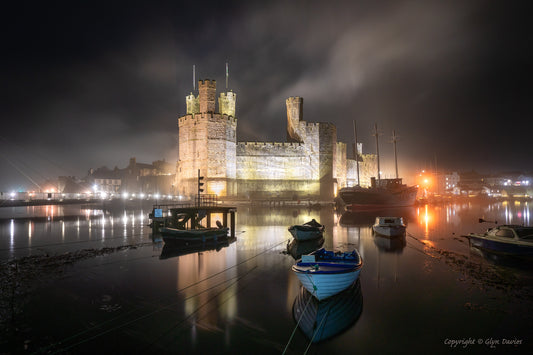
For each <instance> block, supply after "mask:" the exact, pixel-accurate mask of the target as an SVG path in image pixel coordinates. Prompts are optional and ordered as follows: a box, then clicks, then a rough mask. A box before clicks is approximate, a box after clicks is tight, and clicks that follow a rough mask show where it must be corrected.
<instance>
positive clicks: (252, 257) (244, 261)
mask: <svg viewBox="0 0 533 355" xmlns="http://www.w3.org/2000/svg"><path fill="white" fill-rule="evenodd" d="M282 243H285V241H283V242H282ZM280 244H281V243H278V244H275V245H273V246H272V247H270V248H268V249H266V250H264V251H262V252H261V253H259V254H256V255H254V256H251V257H250V258H248V259H245V260H243V261H241V262H240V263H237V264H235V265H233V266H230V267H228V268H226V269H224V270H222V271H220V272H217V273H215V274H213V275H211V276H209V277H206V278H204V279H202V280H200V281H197V282H195V283H193V284H191V285H189V286H186V287H184V288H182V289H180V290H178V291H177V293H180V292H183V291H185V290H186V289H188V288H190V287H193V286H195V285H198V284H200V283H202V282H204V281H206V280H209V279H211V278H213V277H215V276H218V275H220V274H222V273H224V272H226V271H228V270H230V269H232V268H235V267H237V266H239V265H242V264H244V263H246V262H248V261H250V260H252V259H254V258H256V257H257V256H259V255H262V254H264V253H266V252H268V251H269V250H272V249H274V248H275V247H277V246H279V245H280ZM255 268H257V266H254V267H253V268H252V269H251V270H249V271H248V272H247V273H246V274H245V275H244V276H246V275H247V274H248V273H250V272H251V271H252V270H254V269H255ZM244 276H243V277H244ZM227 281H228V280H225V281H224V282H222V283H221V284H223V283H225V282H227ZM237 281H238V280H237ZM219 285H220V284H217V285H216V286H214V287H217V286H219ZM210 289H211V288H209V289H207V290H205V291H208V290H210ZM205 291H202V292H205ZM223 291H225V290H223ZM191 297H194V296H191ZM163 298H164V297H162V298H160V299H159V300H157V301H160V300H161V299H163ZM187 299H188V298H187ZM177 303H178V302H176V303H173V304H170V305H168V306H165V307H163V308H161V309H159V310H156V311H153V312H151V313H150V314H147V315H145V316H143V317H140V318H137V319H136V320H133V321H130V322H128V323H126V324H123V325H122V326H125V325H129V324H131V323H133V322H134V321H137V320H140V319H143V318H146V317H148V316H150V315H151V314H155V313H157V312H159V311H160V310H162V309H166V308H168V307H170V306H173V305H174V304H177ZM140 308H141V307H138V308H135V309H133V310H132V311H131V312H133V311H136V310H137V309H140ZM127 314H129V313H126V314H125V315H127ZM120 317H122V315H121V316H118V317H115V318H114V319H111V320H109V322H111V321H114V320H115V319H118V318H120ZM107 323H108V321H106V322H104V323H102V324H101V325H98V326H95V327H101V326H102V325H104V324H107ZM122 326H119V327H115V328H113V329H108V330H106V331H105V332H103V333H100V334H99V335H98V334H97V335H95V336H93V337H91V338H88V339H86V340H83V341H80V342H78V343H76V344H74V345H71V346H69V347H67V348H63V349H59V350H66V349H69V348H71V347H73V346H76V345H78V344H81V343H83V342H86V341H89V340H91V339H94V338H96V337H99V336H101V335H104V334H106V333H108V332H110V331H112V330H114V329H119V328H121V327H122ZM95 327H93V328H91V329H88V330H86V331H84V332H82V333H86V332H88V331H90V330H92V329H95ZM78 336H80V335H74V336H73V337H74V338H76V337H78ZM70 338H71V337H69V338H67V339H66V340H69V339H70ZM59 344H61V342H59ZM151 345H152V344H151ZM56 352H57V351H56Z"/></svg>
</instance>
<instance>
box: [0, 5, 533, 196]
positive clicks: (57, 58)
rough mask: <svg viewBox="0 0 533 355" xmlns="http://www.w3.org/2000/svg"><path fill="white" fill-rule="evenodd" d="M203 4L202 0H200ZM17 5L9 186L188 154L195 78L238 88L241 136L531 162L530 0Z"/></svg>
mask: <svg viewBox="0 0 533 355" xmlns="http://www.w3.org/2000/svg"><path fill="white" fill-rule="evenodd" d="M190 3H193V1H190ZM17 4H18V5H13V4H12V5H11V6H10V7H3V9H2V13H3V16H2V21H1V25H0V26H1V27H2V29H1V36H2V41H1V45H2V55H1V59H0V60H1V61H2V65H1V68H2V69H1V70H2V76H1V78H2V105H1V108H0V110H1V116H2V129H1V132H0V147H1V150H0V169H1V170H0V191H11V190H13V189H26V188H28V189H35V185H34V184H33V183H32V182H31V181H32V180H33V181H35V182H39V181H42V180H44V179H47V178H48V179H50V178H57V176H60V175H75V176H80V177H83V176H85V175H86V174H87V171H88V169H89V168H97V167H101V166H104V165H105V166H107V167H109V168H114V167H115V166H118V167H121V168H122V167H125V166H126V165H127V164H128V161H129V158H130V157H136V158H137V161H139V162H144V163H151V162H152V161H154V160H160V159H166V160H167V161H171V162H174V161H175V160H176V158H177V128H176V127H177V118H178V117H179V116H181V115H183V114H184V113H185V110H186V106H185V96H186V95H188V94H189V93H190V92H191V91H192V90H193V87H192V85H193V84H192V83H193V80H192V66H193V65H196V68H197V74H196V78H197V79H206V78H209V79H215V80H216V81H217V86H218V89H219V90H218V92H220V91H222V90H224V89H225V63H226V62H228V63H229V72H230V77H229V89H231V90H233V91H234V92H236V93H237V114H236V116H237V118H238V119H239V121H238V130H237V134H238V135H237V139H238V141H284V140H285V137H286V132H285V129H286V108H285V99H286V98H287V97H289V96H301V97H303V98H304V120H306V121H310V122H316V121H318V122H332V123H334V124H335V125H336V126H337V129H338V132H337V133H338V139H339V140H340V141H344V142H351V141H352V140H353V128H352V127H353V126H352V120H356V121H357V127H358V139H359V141H361V142H363V143H364V148H363V150H364V152H365V153H374V152H375V141H374V138H373V137H372V135H371V134H372V129H373V126H374V124H375V123H377V124H378V128H379V131H380V133H381V136H380V152H381V156H382V166H383V167H384V169H383V170H384V173H385V175H386V176H387V175H392V174H393V168H392V166H391V163H392V160H393V148H392V144H390V137H391V135H392V130H396V133H397V134H398V135H399V136H400V141H399V143H398V153H399V159H400V174H402V173H403V175H409V174H412V173H414V172H415V171H417V170H418V169H423V168H426V169H430V168H433V169H434V168H435V166H436V167H437V168H438V169H439V170H446V171H447V170H454V171H466V170H472V169H474V170H477V171H479V172H485V173H497V172H503V171H516V170H522V171H533V154H532V153H533V148H531V140H532V139H531V133H532V131H531V126H533V125H532V124H531V122H532V111H533V108H532V104H531V93H532V92H533V91H532V90H531V89H532V88H531V85H532V84H531V83H532V78H531V74H530V73H531V70H530V66H531V63H532V62H533V61H532V59H533V58H532V52H533V43H532V41H533V31H532V29H531V25H530V24H531V21H530V12H529V11H528V7H527V5H528V2H525V1H524V2H522V3H520V2H518V1H469V0H465V1H428V0H421V1H346V2H337V1H316V2H315V1H290V2H289V1H287V2H282V1H242V2H233V1H216V2H213V3H210V2H209V1H196V2H194V4H193V5H187V6H183V5H180V4H179V2H178V1H170V2H145V3H141V2H134V1H128V2H123V3H120V2H107V1H106V2H98V1H79V2H78V1H75V2H72V1H71V2H66V3H62V2H54V1H51V2H17Z"/></svg>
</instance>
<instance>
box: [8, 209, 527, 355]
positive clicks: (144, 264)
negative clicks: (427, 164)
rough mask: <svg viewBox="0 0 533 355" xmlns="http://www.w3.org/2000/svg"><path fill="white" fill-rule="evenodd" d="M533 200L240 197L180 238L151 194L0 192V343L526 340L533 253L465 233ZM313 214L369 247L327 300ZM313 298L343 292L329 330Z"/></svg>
mask: <svg viewBox="0 0 533 355" xmlns="http://www.w3.org/2000/svg"><path fill="white" fill-rule="evenodd" d="M532 210H533V208H532V207H531V205H530V204H529V205H528V204H527V203H524V202H522V203H518V202H516V203H515V202H503V203H502V202H500V203H495V204H484V205H478V204H471V203H464V204H450V205H440V206H431V205H430V206H422V207H416V208H406V209H398V210H392V211H391V210H389V211H377V212H372V213H369V212H367V213H344V214H341V213H337V212H336V211H335V210H334V209H332V208H322V209H321V210H309V209H306V208H305V207H303V208H279V207H277V208H265V207H252V206H248V205H239V206H238V209H237V214H236V235H237V238H236V241H232V242H231V243H228V244H226V245H219V246H218V248H217V249H211V250H209V249H208V250H195V249H194V248H189V249H187V250H170V251H169V250H166V249H165V248H164V243H163V242H161V241H160V240H158V239H155V241H154V240H152V239H153V238H152V236H151V229H150V228H149V227H147V224H148V223H149V220H148V212H149V208H148V207H147V208H146V209H144V210H141V209H135V210H130V209H126V210H124V209H118V210H116V211H112V212H103V211H102V210H97V209H95V210H93V209H88V208H87V207H86V206H85V207H84V206H79V205H78V206H43V207H19V208H0V261H1V264H0V267H1V269H0V272H1V273H0V277H1V282H2V284H1V286H2V292H1V294H0V297H1V298H0V316H1V318H0V322H1V323H0V327H1V329H2V333H1V334H0V353H73V354H79V353H115V354H116V353H174V354H191V353H215V354H219V353H228V354H232V353H239V354H280V353H283V352H285V353H286V354H303V353H306V352H307V353H309V354H322V353H326V354H328V353H329V354H356V353H357V354H371V353H378V354H384V353H443V354H446V353H457V352H466V351H468V352H469V353H485V352H488V353H527V352H530V351H532V349H533V335H532V329H533V307H532V306H533V293H532V290H533V271H531V270H532V269H531V266H530V265H527V264H526V265H524V264H523V263H519V264H517V263H509V262H508V261H506V260H504V261H501V260H493V259H491V258H485V257H483V256H481V255H479V254H478V253H476V252H475V251H474V250H470V248H469V246H468V241H467V240H466V239H465V238H462V237H461V235H464V234H468V233H470V232H481V231H483V230H485V229H486V228H487V227H489V226H490V225H488V224H479V223H478V219H479V218H480V217H481V218H484V219H486V220H496V221H498V222H499V223H500V224H502V223H508V224H510V223H513V224H525V225H531V223H533V222H532V221H530V215H531V213H532V212H533V211H532ZM377 215H396V216H402V217H404V219H405V221H406V222H407V235H406V237H405V238H400V239H392V240H391V239H384V238H380V237H377V236H374V235H373V234H372V229H371V225H372V223H373V222H374V219H375V217H376V216H377ZM311 218H315V219H316V220H318V221H320V222H321V223H322V224H325V225H326V233H325V238H324V240H323V246H324V247H326V248H327V249H335V250H351V249H353V248H357V249H358V250H359V251H360V253H361V255H362V256H363V259H364V266H363V269H362V272H361V275H360V282H359V283H358V284H356V285H355V287H353V288H352V289H350V290H348V291H347V293H345V294H343V295H340V296H339V297H340V298H332V299H331V300H330V301H328V302H326V303H325V304H317V303H316V302H312V301H313V300H311V302H307V300H308V298H306V296H308V295H307V294H306V293H305V292H303V291H302V290H301V285H300V283H299V281H298V279H297V278H296V276H295V275H294V274H293V272H292V271H291V266H292V265H293V264H294V262H295V259H294V257H293V255H292V254H295V255H296V254H300V253H301V252H305V250H306V248H307V247H308V246H305V245H303V246H302V245H296V246H295V245H292V244H291V246H292V248H290V249H289V250H288V241H289V240H291V239H292V238H291V236H290V234H289V232H288V231H287V228H288V226H290V225H292V224H297V223H303V222H306V221H308V220H310V219H311ZM320 242H322V241H320ZM180 254H181V255H180ZM342 297H344V299H348V300H350V302H344V301H343V300H342V299H341V298H342ZM302 300H303V301H304V303H302ZM302 304H303V305H304V306H305V305H306V304H307V307H312V308H313V309H317V308H318V309H319V311H320V309H322V311H323V310H324V309H334V308H335V307H336V310H337V313H336V315H335V318H333V317H332V319H330V320H326V321H325V324H326V326H327V327H328V330H329V331H330V332H331V337H330V338H329V339H327V340H324V341H321V342H318V343H311V341H310V338H309V337H308V335H306V333H305V332H304V330H303V329H304V328H305V327H306V326H308V327H307V329H312V328H313V324H312V321H311V323H309V321H308V324H305V321H302V322H301V323H300V324H299V325H297V319H296V320H295V318H294V316H293V311H294V312H295V313H296V314H298V312H299V309H296V308H298V307H302ZM293 308H295V309H293ZM331 312H332V314H333V311H331ZM315 326H316V324H315ZM311 337H312V335H311Z"/></svg>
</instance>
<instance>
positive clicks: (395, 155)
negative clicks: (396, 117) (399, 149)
mask: <svg viewBox="0 0 533 355" xmlns="http://www.w3.org/2000/svg"><path fill="white" fill-rule="evenodd" d="M397 141H398V136H397V135H396V131H394V130H393V131H392V143H393V144H394V164H395V166H396V179H397V178H398V155H397V153H396V142H397Z"/></svg>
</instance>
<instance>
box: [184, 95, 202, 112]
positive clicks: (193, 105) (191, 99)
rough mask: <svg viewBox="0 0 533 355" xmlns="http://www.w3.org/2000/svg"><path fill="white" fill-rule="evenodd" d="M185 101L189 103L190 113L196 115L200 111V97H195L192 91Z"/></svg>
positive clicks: (188, 110)
mask: <svg viewBox="0 0 533 355" xmlns="http://www.w3.org/2000/svg"><path fill="white" fill-rule="evenodd" d="M185 102H186V103H187V114H188V115H194V114H196V113H200V103H199V100H198V97H195V96H194V95H193V94H192V92H191V94H190V95H188V96H187V97H186V98H185Z"/></svg>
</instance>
